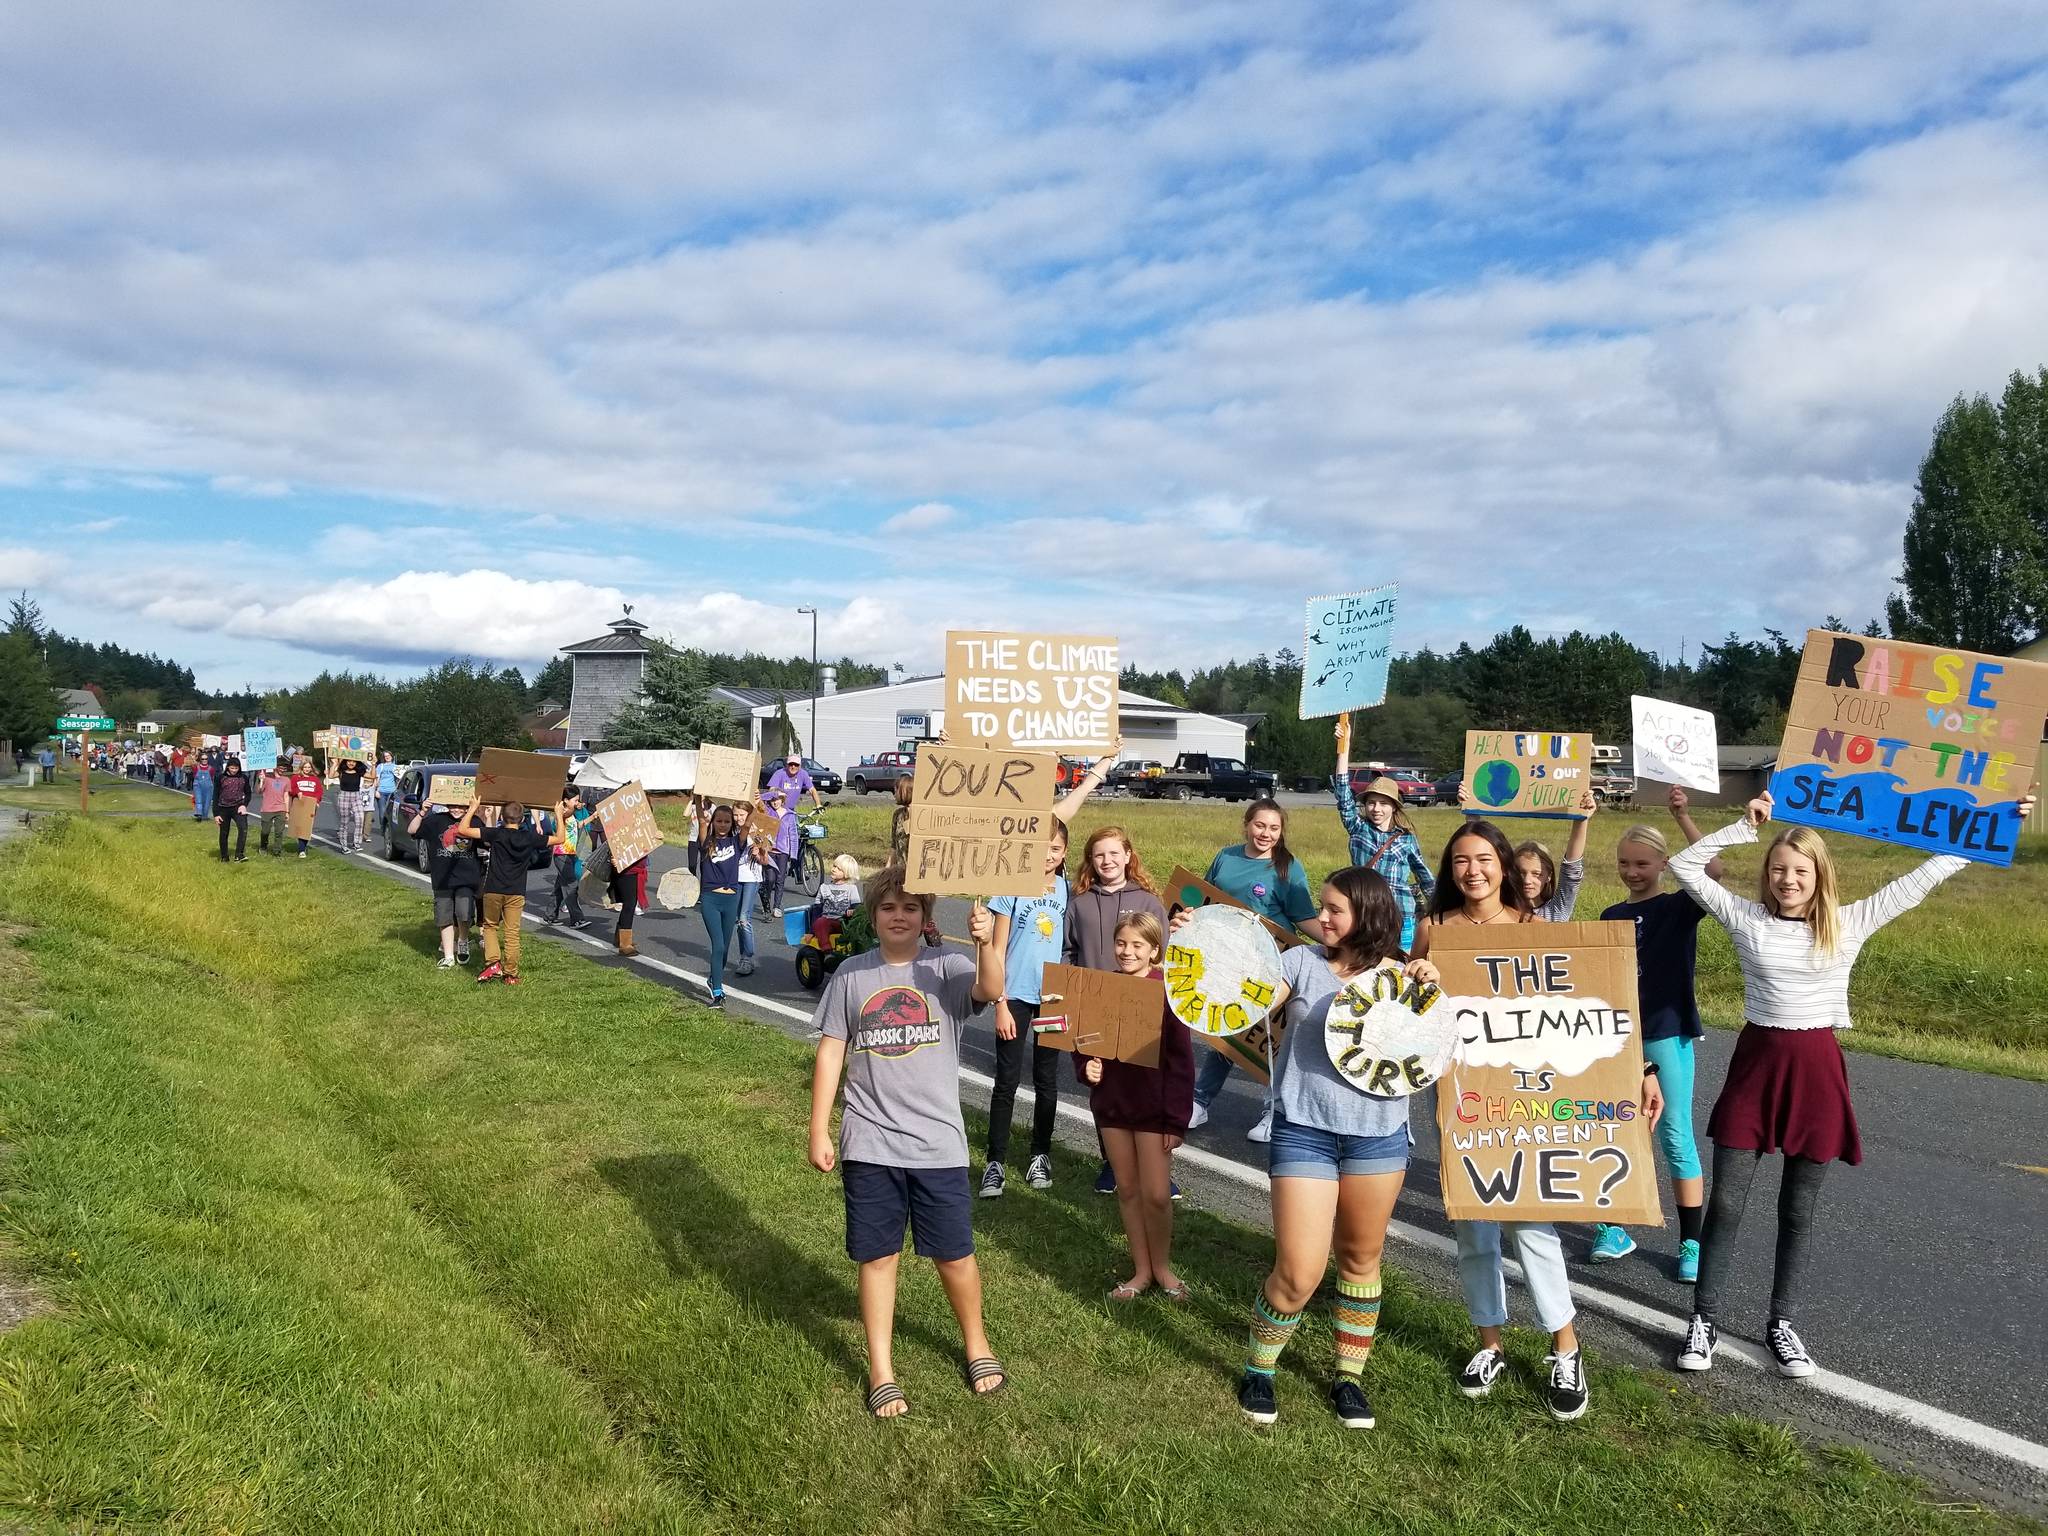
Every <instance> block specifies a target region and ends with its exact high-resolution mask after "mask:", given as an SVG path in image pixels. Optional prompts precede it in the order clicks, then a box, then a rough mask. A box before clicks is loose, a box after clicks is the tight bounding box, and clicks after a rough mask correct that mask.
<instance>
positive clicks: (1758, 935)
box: [1671, 794, 2034, 1376]
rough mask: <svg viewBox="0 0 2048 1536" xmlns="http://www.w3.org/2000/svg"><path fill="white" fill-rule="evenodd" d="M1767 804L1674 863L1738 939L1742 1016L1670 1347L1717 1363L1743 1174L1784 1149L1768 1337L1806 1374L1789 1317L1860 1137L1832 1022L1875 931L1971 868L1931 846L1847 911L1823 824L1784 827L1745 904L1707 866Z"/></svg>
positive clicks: (1764, 798) (1757, 802) (1713, 1122)
mask: <svg viewBox="0 0 2048 1536" xmlns="http://www.w3.org/2000/svg"><path fill="white" fill-rule="evenodd" d="M2033 809H2034V797H2033V796H2032V795H2028V796H2027V797H2026V798H2025V799H2024V800H2022V801H2021V802H2020V803H2019V806H2018V816H2019V819H2020V822H2021V824H2023V825H2024V823H2025V821H2026V819H2027V817H2028V816H2029V815H2030V814H2031V813H2032V812H2033ZM1771 811H1772V801H1771V797H1770V795H1768V794H1764V795H1760V796H1758V797H1757V798H1756V799H1754V800H1752V801H1750V802H1749V809H1748V813H1747V814H1746V815H1745V816H1744V817H1743V818H1742V820H1740V821H1737V822H1735V823H1733V824H1732V825H1730V826H1726V827H1723V828H1722V829H1721V830H1720V831H1718V832H1716V833H1714V834H1713V836H1711V837H1708V838H1705V839H1703V840H1702V841H1700V842H1697V843H1695V844H1693V845H1692V847H1690V848H1688V849H1686V850H1685V851H1684V852H1683V853H1681V854H1679V855H1678V856H1677V857H1676V858H1674V859H1673V860H1672V861H1671V873H1672V874H1673V875H1674V876H1676V877H1677V879H1678V883H1679V884H1680V885H1681V886H1683V887H1684V888H1685V890H1686V892H1687V894H1689V895H1690V896H1691V897H1692V898H1693V899H1694V900H1695V901H1697V902H1698V903H1699V904H1700V905H1701V906H1703V907H1705V908H1706V909H1707V911H1708V912H1709V913H1710V914H1712V916H1713V917H1714V918H1715V920H1716V921H1718V922H1719V923H1720V924H1721V925H1722V926H1723V927H1724V928H1726V929H1727V930H1728V937H1729V938H1730V939H1731V940H1733V941H1734V944H1735V958H1736V960H1737V961H1738V962H1739V963H1740V964H1741V966H1742V1007H1743V1014H1744V1017H1745V1018H1746V1020H1747V1022H1746V1023H1745V1024H1744V1025H1743V1026H1742V1033H1741V1034H1740V1035H1738V1036H1737V1037H1736V1040H1735V1055H1734V1057H1733V1058H1732V1059H1731V1060H1730V1061H1729V1063H1728V1076H1727V1079H1726V1081H1725V1082H1724V1083H1723V1084H1722V1085H1721V1096H1720V1098H1718V1099H1717V1100H1715V1102H1714V1112H1713V1114H1712V1115H1710V1116H1709V1117H1708V1119H1707V1135H1708V1136H1709V1137H1710V1138H1711V1139H1712V1141H1713V1143H1714V1183H1713V1196H1712V1198H1711V1199H1710V1200H1709V1202H1708V1204H1707V1224H1706V1232H1705V1235H1704V1236H1703V1237H1702V1238H1701V1241H1700V1278H1699V1283H1698V1285H1697V1286H1695V1287H1694V1290H1693V1304H1692V1311H1693V1316H1692V1321H1691V1322H1690V1323H1689V1324H1688V1325H1687V1327H1686V1330H1685V1344H1684V1346H1683V1348H1682V1349H1681V1350H1680V1352H1679V1356H1678V1366H1679V1369H1681V1370H1686V1371H1704V1370H1707V1369H1709V1368H1711V1367H1712V1365H1713V1363H1714V1350H1715V1348H1716V1347H1717V1346H1718V1345H1719V1343H1720V1334H1719V1331H1718V1324H1719V1322H1720V1315H1721V1291H1722V1287H1723V1286H1724V1285H1725V1284H1726V1283H1727V1278H1728V1266H1729V1264H1730V1263H1731V1261H1732V1260H1733V1259H1734V1256H1735V1236H1736V1232H1737V1230H1738V1229H1739V1228H1740V1226H1741V1224H1742V1212H1743V1207H1744V1206H1745V1205H1746V1204H1747V1203H1748V1200H1749V1186H1750V1182H1751V1181H1752V1180H1753V1179H1754V1178H1755V1177H1756V1166H1757V1164H1758V1163H1759V1162H1761V1161H1762V1160H1763V1158H1764V1155H1765V1154H1766V1153H1773V1152H1775V1153H1779V1154H1781V1155H1782V1156H1783V1157H1784V1159H1785V1172H1784V1178H1783V1180H1782V1181H1781V1182H1780V1184H1779V1187H1778V1248H1777V1267H1776V1269H1775V1271H1774V1273H1773V1275H1772V1281H1771V1309H1770V1315H1769V1317H1768V1318H1767V1319H1766V1326H1765V1330H1764V1338H1765V1341H1766V1342H1767V1343H1768V1344H1769V1345H1770V1349H1771V1355H1772V1357H1773V1358H1774V1359H1776V1361H1777V1362H1778V1371H1779V1374H1780V1375H1784V1376H1811V1375H1812V1374H1813V1370H1814V1366H1813V1357H1812V1356H1811V1355H1809V1354H1808V1353H1807V1351H1806V1345H1805V1344H1804V1343H1803V1342H1802V1341H1801V1339H1800V1337H1799V1334H1798V1332H1797V1331H1796V1330H1795V1329H1794V1328H1793V1326H1792V1314H1793V1311H1794V1309H1795V1308H1796V1307H1797V1305H1798V1301H1799V1282H1800V1279H1801V1277H1802V1276H1803V1275H1804V1274H1805V1272H1806V1265H1807V1261H1808V1259H1809V1258H1811V1256H1812V1236H1813V1211H1814V1206H1815V1204H1816V1203H1817V1202H1818V1200H1819V1198H1820V1186H1821V1181H1822V1180H1823V1179H1824V1178H1825V1177H1826V1175H1827V1170H1828V1164H1829V1163H1832V1162H1837V1161H1839V1162H1844V1163H1848V1164H1849V1165H1850V1166H1851V1167H1854V1166H1855V1165H1856V1164H1858V1163H1860V1162H1862V1161H1863V1139H1862V1136H1861V1134H1860V1133H1859V1132H1858V1130H1857V1127H1856V1109H1855V1106H1854V1105H1853V1104H1851V1103H1850V1101H1849V1069H1848V1064H1847V1063H1846V1062H1844V1061H1843V1059H1842V1047H1841V1043H1840V1042H1839V1041H1838V1040H1836V1038H1835V1031H1837V1030H1841V1029H1848V1028H1849V1027H1850V1021H1849V973H1850V971H1851V970H1853V969H1854V967H1855V965H1856V957H1857V955H1858V954H1860V953H1861V952H1862V949H1863V946H1864V944H1865V943H1866V942H1867V941H1868V940H1869V939H1870V937H1871V935H1872V934H1874V933H1876V932H1877V930H1878V929H1880V928H1882V927H1883V926H1884V925H1885V924H1886V923H1888V922H1890V921H1891V920H1892V919H1893V918H1896V917H1902V916H1904V915H1905V914H1906V913H1907V912H1910V911H1912V909H1913V908H1914V907H1916V906H1918V905H1919V904H1920V903H1921V902H1922V901H1924V900H1926V899H1927V895H1928V893H1929V892H1931V891H1932V890H1933V889H1934V888H1935V887H1936V886H1937V885H1939V884H1941V882H1942V881H1944V880H1946V879H1948V878H1949V877H1950V876H1951V875H1955V874H1959V873H1960V872H1961V871H1962V870H1963V869H1964V868H1966V867H1967V865H1968V861H1967V860H1965V859H1960V858H1957V857H1955V856H1954V855H1951V854H1941V855H1937V856H1936V857H1934V858H1931V859H1929V860H1927V861H1926V862H1925V863H1924V864H1922V865H1921V866H1920V867H1919V868H1918V869H1915V870H1913V871H1912V872H1911V873H1910V874H1906V875H1902V876H1901V877H1900V878H1898V879H1897V880H1894V881H1892V882H1891V883H1890V884H1889V885H1887V886H1885V887H1883V888H1882V889H1881V890H1879V891H1878V892H1877V893H1876V894H1875V895H1872V896H1868V897H1865V898H1864V899H1863V900H1862V901H1859V902H1855V903H1853V904H1851V905H1849V906H1846V907H1845V906H1842V905H1840V902H1839V898H1838V896H1837V887H1836V877H1835V865H1834V860H1833V859H1832V858H1830V857H1829V854H1828V847H1827V843H1826V842H1825V841H1823V840H1822V838H1821V836H1820V834H1819V833H1818V832H1815V831H1812V830H1811V829H1809V828H1806V827H1792V828H1789V829H1787V830H1786V831H1783V832H1780V833H1779V834H1778V836H1777V837H1776V838H1775V839H1773V840H1772V843H1771V846H1770V849H1769V851H1768V852H1766V853H1765V855H1764V867H1763V875H1762V877H1761V879H1760V881H1759V889H1758V892H1757V896H1758V899H1757V900H1755V901H1745V900H1743V899H1742V898H1741V897H1739V896H1736V895H1734V894H1733V893H1731V892H1729V891H1727V890H1724V889H1723V888H1722V887H1720V886H1718V885H1716V884H1715V883H1714V882H1713V880H1712V879H1711V878H1709V876H1708V873H1707V862H1708V860H1710V859H1712V858H1713V857H1714V856H1715V855H1716V854H1718V853H1719V852H1720V851H1721V850H1722V849H1723V848H1732V847H1734V846H1735V845H1736V844H1738V843H1753V842H1755V841H1756V838H1757V829H1758V828H1759V827H1761V826H1762V825H1763V824H1764V823H1765V822H1767V821H1769V820H1770V819H1771Z"/></svg>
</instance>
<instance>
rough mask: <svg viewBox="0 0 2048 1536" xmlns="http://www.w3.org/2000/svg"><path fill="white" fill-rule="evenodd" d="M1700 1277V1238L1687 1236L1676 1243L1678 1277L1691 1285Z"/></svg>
mask: <svg viewBox="0 0 2048 1536" xmlns="http://www.w3.org/2000/svg"><path fill="white" fill-rule="evenodd" d="M1699 1277H1700V1240H1699V1239H1698V1238H1696V1237H1688V1238H1687V1239H1686V1240H1685V1241H1684V1242H1682V1243H1680V1244H1679V1245H1678V1278H1679V1279H1680V1280H1682V1281H1684V1282H1685V1283H1686V1284H1687V1285H1691V1284H1692V1283H1693V1282H1694V1281H1696V1280H1698V1279H1699Z"/></svg>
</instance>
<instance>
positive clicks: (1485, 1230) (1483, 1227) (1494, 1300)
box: [1415, 821, 1664, 1420]
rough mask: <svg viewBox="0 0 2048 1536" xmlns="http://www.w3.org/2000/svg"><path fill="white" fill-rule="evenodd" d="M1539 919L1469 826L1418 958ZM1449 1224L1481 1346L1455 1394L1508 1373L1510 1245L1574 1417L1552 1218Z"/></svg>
mask: <svg viewBox="0 0 2048 1536" xmlns="http://www.w3.org/2000/svg"><path fill="white" fill-rule="evenodd" d="M1542 920H1543V919H1542V917H1541V915H1540V914H1539V913H1537V912H1536V911H1534V910H1532V908H1531V902H1530V893H1529V892H1528V891H1526V890H1525V889H1524V887H1523V884H1522V882H1521V881H1520V880H1519V879H1517V878H1516V872H1515V850H1514V848H1513V847H1512V846H1511V845H1510V844H1509V842H1508V840H1507V838H1506V837H1505V836H1504V835H1503V834H1502V832H1501V830H1500V828H1499V827H1496V826H1495V825H1494V824H1493V823H1492V822H1490V821H1468V822H1466V823H1465V825H1464V826H1462V827H1460V828H1458V830H1457V832H1456V833H1455V834H1454V835H1453V836H1452V838H1451V840H1450V842H1449V843H1448V844H1447V845H1446V846H1445V848H1444V857H1443V864H1442V866H1441V867H1440V868H1439V869H1438V871H1437V877H1436V896H1435V898H1434V899H1433V900H1432V901H1431V902H1430V915H1429V918H1428V920H1427V921H1425V922H1424V923H1423V925H1422V928H1421V930H1420V931H1419V932H1418V933H1417V934H1416V936H1415V946H1416V952H1417V953H1418V954H1427V953H1429V941H1430V935H1431V934H1432V933H1433V932H1434V931H1435V930H1437V929H1439V928H1446V927H1454V926H1462V925H1465V924H1471V925H1475V926H1480V927H1485V926H1489V925H1492V924H1495V923H1503V924H1506V923H1533V922H1538V921H1542ZM1663 1109H1664V1099H1663V1095H1662V1093H1661V1092H1659V1090H1658V1084H1657V1065H1656V1063H1655V1062H1645V1063H1644V1066H1643V1091H1642V1112H1643V1114H1644V1115H1645V1116H1646V1117H1647V1118H1648V1119H1649V1122H1650V1124H1651V1126H1652V1127H1654V1126H1655V1125H1656V1123H1657V1120H1658V1117H1659V1116H1660V1115H1661V1114H1662V1112H1663ZM1451 1226H1452V1229H1453V1231H1455V1232H1456V1234H1457V1238H1458V1282H1459V1285H1460V1287H1461V1288H1462V1289H1463V1291H1464V1293H1465V1314H1466V1316H1468V1317H1470V1318H1471V1319H1472V1323H1473V1326H1474V1327H1476V1328H1477V1329H1478V1330H1479V1348H1478V1349H1477V1350H1476V1351H1475V1352H1474V1353H1473V1356H1472V1358H1471V1359H1470V1360H1469V1361H1467V1362H1466V1365H1465V1369H1464V1370H1463V1371H1461V1372H1459V1374H1458V1390H1459V1391H1461V1392H1463V1393H1464V1394H1465V1395H1466V1396H1467V1397H1474V1398H1477V1397H1484V1396H1486V1395H1487V1394H1488V1393H1489V1392H1491V1391H1492V1390H1493V1384H1494V1383H1495V1382H1496V1381H1497V1380H1499V1378H1500V1373H1501V1372H1502V1371H1503V1370H1505V1369H1506V1368H1507V1354H1506V1352H1505V1351H1504V1350H1503V1349H1502V1348H1501V1330H1502V1329H1503V1328H1505V1327H1506V1326H1507V1320H1508V1288H1507V1274H1506V1271H1505V1270H1504V1269H1503V1268H1502V1267H1501V1244H1502V1242H1503V1240H1504V1239H1511V1240H1512V1241H1513V1242H1514V1245H1515V1256H1516V1257H1517V1258H1519V1259H1520V1260H1521V1263H1522V1279H1523V1283H1524V1284H1525V1285H1527V1286H1528V1288H1529V1299H1530V1301H1531V1302H1532V1303H1533V1304H1534V1305H1535V1308H1536V1320H1537V1322H1539V1323H1540V1324H1541V1325H1542V1326H1543V1328H1544V1331H1546V1332H1547V1333H1549V1335H1550V1338H1551V1354H1550V1382H1549V1385H1548V1387H1547V1388H1546V1390H1545V1393H1544V1401H1545V1405H1546V1406H1547V1407H1548V1408H1549V1409H1550V1413H1551V1417H1553V1418H1556V1419H1566V1420H1569V1419H1576V1418H1578V1417H1579V1416H1580V1415H1582V1414H1583V1413H1585V1411H1586V1408H1587V1405H1588V1404H1589V1403H1590V1402H1591V1400H1592V1396H1591V1393H1590V1391H1589V1390H1588V1388H1587V1386H1586V1369H1585V1364H1584V1361H1583V1360H1582V1359H1581V1358H1580V1355H1579V1335H1578V1330H1577V1329H1576V1328H1574V1327H1573V1326H1572V1319H1573V1318H1574V1317H1575V1316H1576V1315H1577V1313H1576V1310H1575V1309H1574V1307H1573V1305H1572V1290H1571V1281H1570V1279H1569V1277H1568V1276H1567V1275H1566V1273H1565V1263H1564V1245H1563V1244H1562V1243H1560V1242H1559V1241H1558V1237H1557V1228H1556V1227H1554V1226H1552V1225H1551V1224H1550V1223H1549V1222H1547V1221H1456V1222H1452V1223H1451Z"/></svg>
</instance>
